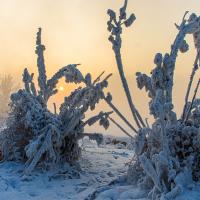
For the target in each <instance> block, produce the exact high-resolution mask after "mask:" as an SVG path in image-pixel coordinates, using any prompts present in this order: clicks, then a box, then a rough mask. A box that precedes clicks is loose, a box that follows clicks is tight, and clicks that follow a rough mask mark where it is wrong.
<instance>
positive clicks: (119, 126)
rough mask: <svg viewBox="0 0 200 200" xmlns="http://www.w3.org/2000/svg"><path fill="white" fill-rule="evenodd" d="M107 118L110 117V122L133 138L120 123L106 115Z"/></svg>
mask: <svg viewBox="0 0 200 200" xmlns="http://www.w3.org/2000/svg"><path fill="white" fill-rule="evenodd" d="M108 119H110V121H111V122H113V123H114V124H115V125H116V126H117V127H118V128H119V129H120V130H122V131H123V132H124V133H125V134H126V135H128V136H129V137H131V138H133V136H132V135H131V134H129V133H128V132H127V131H126V130H125V129H124V128H123V127H122V126H121V125H120V124H118V123H117V122H116V121H115V120H114V119H113V118H112V117H110V116H108Z"/></svg>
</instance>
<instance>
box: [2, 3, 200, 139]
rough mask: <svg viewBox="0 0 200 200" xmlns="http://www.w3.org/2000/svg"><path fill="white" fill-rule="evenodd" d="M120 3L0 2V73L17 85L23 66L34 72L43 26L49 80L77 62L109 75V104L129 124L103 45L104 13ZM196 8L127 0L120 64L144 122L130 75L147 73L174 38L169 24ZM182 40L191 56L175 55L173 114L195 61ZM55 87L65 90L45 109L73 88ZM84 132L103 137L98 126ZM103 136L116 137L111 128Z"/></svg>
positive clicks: (143, 105)
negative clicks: (129, 17) (128, 18)
mask: <svg viewBox="0 0 200 200" xmlns="http://www.w3.org/2000/svg"><path fill="white" fill-rule="evenodd" d="M122 4H123V0H84V1H83V0H82V1H81V0H73V1H70V0H58V1H53V0H41V1H39V0H29V1H27V0H1V1H0V20H1V27H0V32H1V34H0V43H1V45H2V47H3V48H1V49H0V54H1V60H0V66H1V67H0V74H6V73H11V74H12V75H13V76H14V77H15V78H16V79H19V80H20V79H21V74H22V72H23V69H24V68H25V67H27V68H28V69H29V71H30V72H35V73H36V71H37V68H36V55H35V38H36V32H37V28H38V27H42V40H43V44H44V45H45V46H46V51H45V63H46V67H47V74H48V77H50V76H51V75H53V73H55V72H56V71H57V70H58V69H59V68H61V67H62V66H65V65H67V64H71V63H81V64H82V65H81V66H80V67H79V68H80V69H81V71H82V72H83V73H84V74H86V73H87V72H91V74H92V75H93V77H94V78H95V77H96V76H98V74H100V73H101V72H102V71H104V70H105V71H106V73H107V74H108V73H113V77H112V78H110V81H109V89H108V90H109V91H111V92H112V94H113V102H114V104H116V105H117V107H118V108H119V109H120V110H121V111H122V112H123V113H124V114H125V115H126V116H127V118H128V119H130V121H133V120H132V117H131V114H130V111H129V107H128V105H127V102H126V97H125V95H124V92H123V89H122V85H121V82H120V80H119V75H118V71H117V67H116V64H115V60H114V54H113V52H112V48H111V44H110V43H109V42H108V40H107V38H108V32H107V24H106V23H107V19H108V16H107V14H106V12H107V9H108V8H112V9H114V10H118V8H119V7H120V5H122ZM198 8H200V1H197V0H190V1H186V0H175V1H172V0H168V1H160V0H149V1H144V0H140V1H139V0H129V5H128V11H129V13H131V12H133V13H135V15H136V18H137V19H136V21H135V22H134V24H133V26H131V27H130V28H128V29H125V30H124V32H123V46H122V53H123V61H124V67H125V72H126V76H127V79H128V81H129V86H130V89H131V92H132V94H133V100H134V102H135V104H136V106H137V108H138V109H139V110H140V112H141V113H142V115H143V116H144V118H145V117H148V98H147V94H146V92H144V91H140V90H139V89H137V86H136V81H135V73H136V72H137V71H141V72H144V73H150V71H151V70H152V69H153V67H154V64H153V59H154V55H155V54H156V53H157V52H161V53H163V54H164V53H165V52H169V50H170V46H171V44H172V43H173V40H174V38H175V36H176V33H177V30H176V28H175V26H174V23H180V22H181V19H182V16H183V14H184V12H185V11H186V10H188V11H190V13H192V12H196V13H197V14H200V10H199V9H198ZM187 41H188V42H189V44H190V51H189V52H187V53H186V54H181V53H180V54H179V57H181V59H179V57H178V61H177V66H176V71H175V88H174V104H175V110H176V111H177V112H178V113H181V111H182V106H183V101H184V95H185V90H186V86H187V83H188V80H189V76H190V73H191V69H192V64H193V60H194V57H195V49H194V44H193V39H192V36H190V37H187ZM198 76H199V72H198ZM195 80H196V79H195ZM35 81H37V78H36V77H35ZM60 86H61V87H63V88H64V90H63V91H60V92H59V94H57V95H56V96H55V97H53V98H51V99H50V107H51V105H52V103H53V102H56V103H57V105H59V104H60V103H62V101H63V97H64V96H65V95H66V94H69V92H70V91H71V90H72V89H73V88H74V86H73V85H67V84H65V83H64V81H61V82H60V83H59V86H58V87H60ZM102 109H104V110H108V111H109V110H110V108H109V107H107V106H106V105H105V104H104V103H101V104H99V105H98V107H97V110H96V111H95V112H94V113H97V112H98V111H100V110H102ZM89 114H90V113H89ZM116 119H118V118H117V117H116ZM122 124H123V123H122ZM124 127H126V126H124ZM87 130H89V131H96V132H105V131H104V129H102V128H99V126H98V124H97V125H95V126H93V127H91V128H89V129H87ZM127 130H129V129H127ZM107 132H108V133H109V134H119V133H121V132H120V131H119V130H118V128H116V127H115V126H111V128H110V129H109V130H108V131H107ZM121 135H122V136H123V133H122V134H121Z"/></svg>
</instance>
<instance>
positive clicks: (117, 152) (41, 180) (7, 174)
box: [0, 145, 200, 200]
mask: <svg viewBox="0 0 200 200" xmlns="http://www.w3.org/2000/svg"><path fill="white" fill-rule="evenodd" d="M132 156H133V152H132V151H130V150H126V149H116V148H114V147H113V146H110V145H107V146H104V147H97V146H95V145H84V148H83V153H82V158H81V159H80V162H79V163H80V167H81V173H80V174H76V171H74V173H73V174H72V173H71V175H70V174H69V173H68V172H67V170H65V171H64V170H62V171H60V172H58V171H57V172H55V171H51V172H41V171H40V172H39V171H37V172H36V171H35V172H34V173H33V175H32V176H22V173H21V172H22V168H23V167H22V165H21V164H17V163H13V162H9V163H2V164H0V200H29V199H30V200H67V199H74V200H84V199H85V200H89V199H97V200H122V199H124V200H125V199H135V200H136V199H137V200H145V198H144V196H145V195H146V194H145V192H144V191H141V190H140V189H138V188H136V187H135V186H131V185H123V184H121V185H119V184H115V185H114V186H113V185H109V183H111V182H112V181H113V180H115V179H116V178H117V177H122V176H123V175H124V174H125V173H126V171H127V166H126V165H125V163H127V162H128V161H130V159H131V158H132ZM71 176H73V177H76V178H73V179H72V177H71ZM95 191H98V192H96V193H95ZM94 194H95V195H94ZM177 200H200V185H199V186H195V187H193V188H190V189H187V190H185V191H184V192H183V195H182V196H180V197H179V198H177Z"/></svg>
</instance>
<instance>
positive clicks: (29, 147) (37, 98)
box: [1, 28, 112, 173]
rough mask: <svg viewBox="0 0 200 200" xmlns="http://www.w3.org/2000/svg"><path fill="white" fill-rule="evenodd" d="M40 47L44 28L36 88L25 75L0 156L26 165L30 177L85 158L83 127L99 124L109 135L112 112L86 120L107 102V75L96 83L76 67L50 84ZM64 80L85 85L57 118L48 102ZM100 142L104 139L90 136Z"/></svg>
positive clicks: (13, 102) (13, 103)
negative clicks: (38, 168) (37, 171)
mask: <svg viewBox="0 0 200 200" xmlns="http://www.w3.org/2000/svg"><path fill="white" fill-rule="evenodd" d="M44 50H45V46H44V45H43V44H42V43H41V28H39V31H38V33H37V40H36V54H37V66H38V86H39V90H37V89H36V87H35V84H34V82H33V78H34V74H30V73H29V72H28V69H25V70H24V73H23V82H24V89H23V90H19V91H18V92H17V93H14V94H12V95H11V113H10V115H9V119H8V121H7V128H6V129H5V130H3V132H2V134H1V137H2V139H1V151H2V152H3V157H4V159H5V160H17V161H23V162H25V172H26V173H30V172H31V171H32V170H33V169H34V168H35V167H36V165H41V166H42V167H44V168H49V167H52V166H54V165H55V164H58V163H63V162H69V163H73V162H74V161H76V160H77V159H78V158H79V156H80V153H81V151H80V150H81V149H80V147H79V146H78V140H79V139H81V138H82V137H84V127H85V126H86V125H92V124H94V123H95V122H97V121H100V125H103V126H104V127H105V128H106V129H107V128H108V126H109V121H108V119H107V118H108V116H109V115H110V114H111V113H112V112H107V113H104V112H101V113H100V114H98V115H97V116H94V117H92V118H90V119H87V120H85V112H87V111H88V109H91V110H93V109H94V108H95V106H96V104H97V103H99V101H100V100H101V99H103V97H104V93H103V90H104V88H106V87H107V86H108V81H107V80H108V78H109V77H110V76H111V74H110V75H108V76H107V77H105V78H104V79H103V80H100V77H98V78H97V79H96V80H95V81H93V82H92V78H91V74H89V73H88V74H87V75H86V76H84V75H83V74H82V73H81V72H80V71H79V70H78V68H77V66H78V65H77V64H71V65H67V66H65V67H63V68H61V69H60V70H59V71H58V72H57V73H55V74H54V75H53V76H52V78H50V79H49V80H47V76H46V66H45V62H44V56H43V52H44ZM62 77H65V80H66V82H67V83H69V82H72V83H76V84H79V83H82V84H83V87H79V88H78V89H76V90H74V91H73V92H72V93H71V94H70V95H69V96H67V97H65V101H64V103H63V104H62V105H61V107H60V112H59V113H58V114H55V113H52V112H50V111H49V110H48V108H47V102H48V99H49V98H50V97H51V96H52V95H54V94H56V93H57V88H56V86H57V83H58V81H59V79H60V78H62ZM90 137H92V138H93V139H95V138H96V139H97V140H99V138H101V136H100V135H98V134H95V135H94V136H92V135H90Z"/></svg>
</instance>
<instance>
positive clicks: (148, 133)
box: [108, 0, 200, 200]
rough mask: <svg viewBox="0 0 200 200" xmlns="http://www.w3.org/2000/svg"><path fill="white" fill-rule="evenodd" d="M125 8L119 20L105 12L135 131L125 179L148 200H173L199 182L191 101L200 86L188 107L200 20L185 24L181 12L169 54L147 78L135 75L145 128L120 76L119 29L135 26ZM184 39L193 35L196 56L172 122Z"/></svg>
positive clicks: (199, 143)
mask: <svg viewBox="0 0 200 200" xmlns="http://www.w3.org/2000/svg"><path fill="white" fill-rule="evenodd" d="M127 2H128V1H127V0H125V3H124V5H123V7H122V8H120V14H119V17H117V15H116V13H115V12H114V11H113V10H111V9H109V10H108V15H109V21H108V31H109V32H110V36H109V41H110V42H111V43H112V48H113V51H114V53H115V58H116V63H117V67H118V70H119V74H120V77H121V81H122V85H123V88H124V91H125V94H126V96H127V100H128V103H129V106H130V110H131V112H132V115H133V118H134V121H135V124H136V125H137V129H136V128H134V129H133V131H134V132H136V137H135V145H134V147H135V157H134V159H133V162H132V163H131V164H130V167H129V170H128V176H127V179H128V181H129V182H132V183H137V184H138V185H140V186H141V187H145V188H146V189H148V190H149V197H151V198H152V199H163V200H164V199H173V198H174V197H175V196H176V195H177V194H178V193H180V192H181V191H182V189H183V187H184V186H186V185H187V184H190V183H191V182H192V180H193V181H200V167H199V166H200V156H199V155H200V123H199V122H200V100H199V99H197V98H196V94H197V90H198V88H199V84H200V80H199V81H198V83H197V86H196V89H195V91H194V95H193V97H192V100H191V102H190V101H189V94H190V90H191V85H192V82H193V78H194V75H195V72H196V71H197V69H198V68H199V59H200V17H198V16H196V14H191V15H190V16H189V18H188V19H186V15H187V12H186V13H185V15H184V17H183V19H182V22H181V24H180V25H176V28H177V29H178V34H177V36H176V38H175V40H174V43H173V44H172V45H171V51H170V53H166V54H164V55H163V54H161V53H157V54H156V55H155V58H154V64H155V68H154V69H153V70H152V72H151V75H150V76H148V75H146V74H142V73H141V72H137V73H136V77H137V84H138V88H139V89H143V88H144V89H145V90H146V91H147V92H148V96H149V98H150V102H149V110H150V114H151V115H153V117H154V119H155V120H154V123H153V124H152V125H151V126H150V125H149V124H148V123H147V122H146V123H144V120H143V119H142V117H141V115H140V114H139V112H138V110H137V108H136V106H135V105H134V104H133V101H132V97H131V94H130V90H129V87H128V84H127V81H126V78H125V75H124V72H123V62H122V58H121V45H122V39H121V34H122V31H123V26H125V27H129V26H131V24H132V23H133V22H134V20H135V15H134V14H131V15H130V16H129V17H127V13H126V8H127ZM186 35H193V37H194V43H195V48H196V50H197V55H196V58H195V61H194V67H193V70H192V74H191V77H190V81H189V84H188V88H187V92H186V97H185V106H184V109H183V114H182V116H181V118H180V119H177V115H176V113H175V112H174V111H173V108H174V106H173V101H172V91H173V85H174V81H173V80H174V70H175V66H176V59H177V56H178V53H179V52H181V53H185V52H187V51H188V49H189V45H188V44H187V42H186V40H185V36H186ZM132 127H133V126H132Z"/></svg>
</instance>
